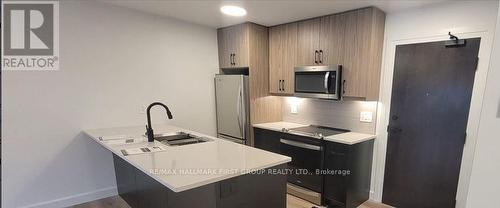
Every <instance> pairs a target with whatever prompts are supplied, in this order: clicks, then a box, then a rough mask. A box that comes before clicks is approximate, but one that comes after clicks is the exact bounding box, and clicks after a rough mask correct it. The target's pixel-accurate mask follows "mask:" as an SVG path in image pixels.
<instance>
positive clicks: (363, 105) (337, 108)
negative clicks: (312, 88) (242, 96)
mask: <svg viewBox="0 0 500 208" xmlns="http://www.w3.org/2000/svg"><path fill="white" fill-rule="evenodd" d="M293 105H297V107H298V109H297V110H298V113H297V114H292V113H291V112H290V110H291V108H292V106H293ZM362 111H367V112H372V113H373V121H372V122H371V123H365V122H361V121H359V119H360V113H361V112H362ZM283 121H288V122H294V123H300V124H312V125H321V126H328V127H334V128H341V129H348V130H351V131H355V132H360V133H367V134H374V133H375V124H376V121H377V102H364V101H332V100H319V99H308V98H295V97H287V98H284V102H283Z"/></svg>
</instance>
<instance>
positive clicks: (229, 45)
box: [217, 24, 249, 68]
mask: <svg viewBox="0 0 500 208" xmlns="http://www.w3.org/2000/svg"><path fill="white" fill-rule="evenodd" d="M247 27H248V25H246V24H240V25H235V26H231V27H226V28H221V29H218V30H217V42H218V46H219V66H220V68H234V67H248V49H249V48H248V30H247Z"/></svg>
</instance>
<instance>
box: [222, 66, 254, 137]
mask: <svg viewBox="0 0 500 208" xmlns="http://www.w3.org/2000/svg"><path fill="white" fill-rule="evenodd" d="M215 98H216V99H215V101H216V106H217V109H216V110H217V135H218V137H219V138H222V139H226V140H229V141H233V142H237V143H240V144H247V139H248V137H249V135H250V119H249V98H248V76H245V75H219V74H218V75H215Z"/></svg>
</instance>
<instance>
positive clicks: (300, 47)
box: [296, 18, 321, 66]
mask: <svg viewBox="0 0 500 208" xmlns="http://www.w3.org/2000/svg"><path fill="white" fill-rule="evenodd" d="M320 24H321V19H320V18H315V19H310V20H306V21H302V22H298V34H297V58H296V60H297V65H298V66H311V65H318V64H320V60H319V37H320V34H319V33H320Z"/></svg>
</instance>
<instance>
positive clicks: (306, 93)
mask: <svg viewBox="0 0 500 208" xmlns="http://www.w3.org/2000/svg"><path fill="white" fill-rule="evenodd" d="M341 75H342V66H341V65H338V66H300V67H295V92H294V95H295V96H297V97H309V98H322V99H333V100H340V98H341V96H340V92H341V90H340V88H341Z"/></svg>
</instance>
